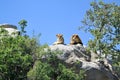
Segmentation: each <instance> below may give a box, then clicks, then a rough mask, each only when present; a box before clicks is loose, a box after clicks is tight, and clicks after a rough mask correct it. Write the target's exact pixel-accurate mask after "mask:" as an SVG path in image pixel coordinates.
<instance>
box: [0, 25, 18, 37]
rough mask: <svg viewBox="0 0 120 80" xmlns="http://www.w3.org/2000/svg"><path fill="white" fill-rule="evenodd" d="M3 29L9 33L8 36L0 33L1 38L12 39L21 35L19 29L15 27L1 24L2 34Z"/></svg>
mask: <svg viewBox="0 0 120 80" xmlns="http://www.w3.org/2000/svg"><path fill="white" fill-rule="evenodd" d="M2 29H4V30H6V31H7V32H8V33H7V34H2V33H0V36H12V37H15V36H18V35H20V31H19V30H18V29H17V27H16V26H15V25H11V24H0V32H1V30H2Z"/></svg>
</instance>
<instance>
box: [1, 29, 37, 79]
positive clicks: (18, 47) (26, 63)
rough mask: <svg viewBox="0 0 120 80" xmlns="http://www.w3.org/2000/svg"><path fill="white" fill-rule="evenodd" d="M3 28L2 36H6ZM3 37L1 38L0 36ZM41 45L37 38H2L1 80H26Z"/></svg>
mask: <svg viewBox="0 0 120 80" xmlns="http://www.w3.org/2000/svg"><path fill="white" fill-rule="evenodd" d="M6 32H7V31H5V30H4V28H2V29H1V30H0V34H6V35H7V33H8V32H7V33H6ZM0 37H1V36H0ZM38 49H39V45H38V43H37V41H36V39H35V38H30V37H26V36H19V35H18V36H16V37H12V36H2V37H1V38H0V80H26V79H27V72H28V71H29V69H30V68H31V67H32V66H33V63H34V59H35V58H34V54H35V53H37V51H38Z"/></svg>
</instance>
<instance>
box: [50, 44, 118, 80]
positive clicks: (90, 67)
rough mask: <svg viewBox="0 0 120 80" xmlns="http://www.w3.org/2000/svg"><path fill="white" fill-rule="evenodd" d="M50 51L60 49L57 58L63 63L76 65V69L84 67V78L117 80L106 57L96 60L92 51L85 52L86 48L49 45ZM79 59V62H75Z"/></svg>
mask: <svg viewBox="0 0 120 80" xmlns="http://www.w3.org/2000/svg"><path fill="white" fill-rule="evenodd" d="M49 47H50V49H51V50H52V51H58V50H59V51H61V52H63V53H62V54H58V58H59V59H60V60H62V61H64V62H65V63H67V64H69V65H72V66H77V67H79V68H77V69H84V70H85V72H86V79H85V80H119V79H118V77H117V76H116V75H115V74H114V71H113V70H112V66H111V64H110V63H109V62H108V60H107V59H104V60H98V59H96V58H94V57H95V56H96V55H95V54H94V53H87V51H86V49H85V48H84V47H83V46H82V45H80V44H77V45H63V44H59V45H51V46H49ZM77 61H79V62H80V64H78V65H76V64H75V63H76V62H77ZM78 71H79V70H78Z"/></svg>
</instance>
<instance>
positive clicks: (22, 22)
mask: <svg viewBox="0 0 120 80" xmlns="http://www.w3.org/2000/svg"><path fill="white" fill-rule="evenodd" d="M18 24H19V25H20V27H21V34H24V33H26V31H25V27H26V26H27V21H26V20H24V19H23V20H21V21H19V22H18Z"/></svg>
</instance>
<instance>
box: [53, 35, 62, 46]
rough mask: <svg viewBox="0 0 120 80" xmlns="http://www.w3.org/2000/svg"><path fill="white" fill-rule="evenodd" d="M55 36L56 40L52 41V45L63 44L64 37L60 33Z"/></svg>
mask: <svg viewBox="0 0 120 80" xmlns="http://www.w3.org/2000/svg"><path fill="white" fill-rule="evenodd" d="M56 37H57V41H56V42H54V43H53V44H54V45H57V44H64V38H63V35H62V34H57V35H56Z"/></svg>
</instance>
